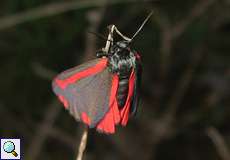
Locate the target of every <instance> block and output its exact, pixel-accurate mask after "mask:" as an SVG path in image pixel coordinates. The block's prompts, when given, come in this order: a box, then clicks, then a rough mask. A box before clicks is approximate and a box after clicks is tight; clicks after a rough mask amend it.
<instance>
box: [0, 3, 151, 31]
mask: <svg viewBox="0 0 230 160" xmlns="http://www.w3.org/2000/svg"><path fill="white" fill-rule="evenodd" d="M145 1H150V0H144V1H143V2H145ZM131 2H133V3H134V2H139V1H138V0H126V1H123V0H110V1H109V4H118V3H131ZM106 3H107V2H106V0H81V1H68V2H59V3H53V4H48V5H45V6H41V7H37V8H33V9H30V10H28V11H24V12H22V13H16V14H15V15H10V16H5V17H1V18H0V30H3V29H6V28H9V27H13V26H15V25H18V24H21V23H24V22H28V21H31V20H35V19H39V18H43V17H49V16H54V15H58V14H61V13H64V12H67V11H71V10H77V9H81V8H88V7H102V6H104V5H105V4H106Z"/></svg>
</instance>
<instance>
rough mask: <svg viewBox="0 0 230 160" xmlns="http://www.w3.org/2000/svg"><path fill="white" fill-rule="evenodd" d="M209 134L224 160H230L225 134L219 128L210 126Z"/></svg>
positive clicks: (207, 131)
mask: <svg viewBox="0 0 230 160" xmlns="http://www.w3.org/2000/svg"><path fill="white" fill-rule="evenodd" d="M206 133H207V135H208V136H209V138H210V139H211V140H212V142H213V144H214V145H215V147H216V150H217V152H218V153H219V155H220V157H221V158H222V159H223V160H230V150H229V148H228V147H227V144H226V143H225V140H224V138H223V136H222V135H221V134H220V133H219V132H218V130H217V129H215V128H213V127H210V128H208V129H207V130H206Z"/></svg>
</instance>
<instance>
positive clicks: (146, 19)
mask: <svg viewBox="0 0 230 160" xmlns="http://www.w3.org/2000/svg"><path fill="white" fill-rule="evenodd" d="M152 14H153V11H151V12H150V13H149V15H148V16H147V17H146V18H145V20H144V22H143V23H142V24H141V26H140V27H139V29H138V30H137V31H136V33H135V34H134V35H133V37H132V38H131V40H130V42H131V41H132V40H133V39H134V38H135V37H136V35H137V34H138V33H139V32H140V31H141V29H142V28H143V27H144V25H145V23H146V22H147V21H148V20H149V18H150V17H151V16H152Z"/></svg>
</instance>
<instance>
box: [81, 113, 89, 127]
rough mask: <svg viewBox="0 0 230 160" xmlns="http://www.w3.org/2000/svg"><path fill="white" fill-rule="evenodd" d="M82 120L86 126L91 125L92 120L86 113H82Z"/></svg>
mask: <svg viewBox="0 0 230 160" xmlns="http://www.w3.org/2000/svg"><path fill="white" fill-rule="evenodd" d="M81 119H82V121H83V122H84V123H85V124H87V125H90V123H91V120H90V118H89V116H88V115H87V114H86V113H85V112H82V114H81Z"/></svg>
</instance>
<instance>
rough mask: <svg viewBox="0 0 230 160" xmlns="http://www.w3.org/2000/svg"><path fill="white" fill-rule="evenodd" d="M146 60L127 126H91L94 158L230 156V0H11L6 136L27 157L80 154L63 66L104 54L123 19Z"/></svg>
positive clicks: (3, 84)
mask: <svg viewBox="0 0 230 160" xmlns="http://www.w3.org/2000/svg"><path fill="white" fill-rule="evenodd" d="M151 10H153V11H154V14H153V16H152V17H151V19H150V20H149V21H148V23H147V24H146V25H145V27H144V29H143V30H142V31H141V33H140V34H139V35H138V36H137V37H136V39H135V41H134V43H133V46H132V47H133V48H134V49H136V50H137V51H138V52H140V55H141V56H142V60H143V69H144V70H143V77H142V79H143V81H142V87H141V97H142V101H141V104H140V107H139V111H138V114H137V116H136V117H135V118H133V119H131V120H130V121H129V124H128V126H127V127H125V128H122V127H118V129H117V132H116V134H115V135H112V136H108V135H103V134H100V133H97V132H95V131H94V130H90V132H89V139H88V144H87V149H86V152H85V157H84V159H85V160H96V159H98V160H104V159H106V160H107V159H109V160H117V159H119V160H123V159H124V160H127V159H132V160H168V159H170V160H203V159H208V160H229V159H230V154H229V150H230V149H229V148H230V147H229V146H230V124H229V122H230V121H229V120H230V118H229V117H230V100H229V98H230V94H229V91H230V83H229V82H230V52H229V51H230V1H229V0H187V1H184V0H174V1H170V0H155V1H150V0H145V1H144V0H143V1H138V0H127V1H125V0H123V1H122V0H117V1H115V0H111V1H109V0H108V1H106V0H92V1H90V0H82V1H71V0H56V1H55V0H40V1H38V0H1V2H0V59H1V63H0V75H1V78H0V117H1V122H0V137H20V138H22V143H23V152H24V159H26V160H37V159H43V160H50V159H55V160H63V159H65V160H67V159H75V157H76V154H77V147H78V145H79V141H80V137H81V134H82V130H83V129H82V124H79V123H77V122H75V121H74V119H73V118H72V117H71V116H70V115H69V114H68V112H67V111H65V110H64V108H63V107H62V105H61V104H60V103H59V102H58V101H57V98H56V97H55V96H54V94H53V92H52V90H51V80H52V78H53V76H54V75H56V73H58V72H61V71H63V70H65V69H68V68H70V67H73V66H75V65H79V64H81V63H83V62H85V61H87V60H89V59H92V58H93V57H95V51H96V50H97V49H100V48H102V47H104V45H105V41H104V40H103V39H100V38H98V37H96V36H95V35H93V34H89V33H87V31H95V32H98V33H101V34H103V35H105V36H107V33H108V32H107V28H106V27H107V26H108V25H109V24H116V26H117V27H118V28H119V29H120V30H121V32H122V33H124V34H125V35H127V36H129V37H131V35H132V34H133V33H134V32H135V31H136V30H137V28H138V27H139V26H140V24H141V23H142V21H143V20H144V18H145V17H146V16H147V15H148V13H150V11H151Z"/></svg>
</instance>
